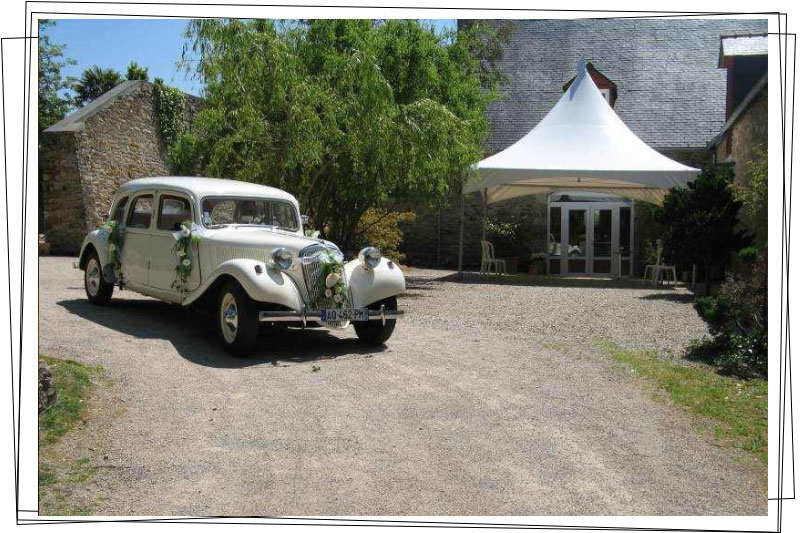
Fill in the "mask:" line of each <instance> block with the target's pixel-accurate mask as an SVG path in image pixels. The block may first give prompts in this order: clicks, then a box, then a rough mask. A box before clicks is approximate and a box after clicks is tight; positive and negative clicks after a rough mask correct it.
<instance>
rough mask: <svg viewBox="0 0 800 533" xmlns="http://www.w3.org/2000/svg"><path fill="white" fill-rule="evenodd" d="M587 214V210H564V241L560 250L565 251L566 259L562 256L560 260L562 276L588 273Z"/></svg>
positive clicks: (572, 208)
mask: <svg viewBox="0 0 800 533" xmlns="http://www.w3.org/2000/svg"><path fill="white" fill-rule="evenodd" d="M588 212H589V210H588V209H581V208H575V207H570V208H568V209H567V210H566V214H567V216H566V221H565V222H566V223H567V228H566V231H564V232H562V234H563V236H564V238H565V240H566V242H564V243H563V245H562V250H565V251H566V257H564V256H562V259H561V272H562V273H564V274H586V273H587V272H588V270H587V267H588V264H587V263H588V261H589V242H588V237H589V231H588V229H587V225H588V223H589V217H588V216H587V215H588ZM564 267H566V269H565V268H564ZM565 270H566V272H565Z"/></svg>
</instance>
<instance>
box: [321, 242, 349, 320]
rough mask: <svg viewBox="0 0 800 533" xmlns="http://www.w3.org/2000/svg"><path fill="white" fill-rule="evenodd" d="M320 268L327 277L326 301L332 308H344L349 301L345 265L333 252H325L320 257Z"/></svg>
mask: <svg viewBox="0 0 800 533" xmlns="http://www.w3.org/2000/svg"><path fill="white" fill-rule="evenodd" d="M320 266H321V268H322V273H323V275H324V276H325V299H326V300H327V302H328V306H330V307H338V308H342V307H344V304H345V302H346V301H347V288H346V287H345V284H344V265H343V263H342V262H341V261H339V260H338V259H337V258H336V257H335V256H334V255H333V254H332V253H331V252H328V251H325V252H323V253H322V255H321V257H320Z"/></svg>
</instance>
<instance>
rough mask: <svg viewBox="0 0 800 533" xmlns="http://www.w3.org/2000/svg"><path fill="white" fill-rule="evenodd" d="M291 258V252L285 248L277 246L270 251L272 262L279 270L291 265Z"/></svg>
mask: <svg viewBox="0 0 800 533" xmlns="http://www.w3.org/2000/svg"><path fill="white" fill-rule="evenodd" d="M293 259H294V258H293V257H292V252H290V251H289V250H287V249H286V248H278V249H276V250H275V251H274V252H272V263H273V264H274V265H275V266H276V267H278V268H280V269H281V270H286V269H287V268H289V267H291V266H292V261H293Z"/></svg>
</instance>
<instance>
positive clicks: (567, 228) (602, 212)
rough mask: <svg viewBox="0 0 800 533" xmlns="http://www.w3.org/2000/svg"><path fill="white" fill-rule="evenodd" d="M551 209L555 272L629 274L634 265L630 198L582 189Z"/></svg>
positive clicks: (550, 267)
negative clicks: (593, 193)
mask: <svg viewBox="0 0 800 533" xmlns="http://www.w3.org/2000/svg"><path fill="white" fill-rule="evenodd" d="M556 197H557V198H558V199H557V200H555V199H552V197H551V199H550V201H549V209H548V221H547V227H548V236H547V267H548V272H549V273H550V274H555V275H559V274H560V275H576V274H578V275H580V274H584V275H595V274H596V275H599V276H628V275H630V273H631V270H632V267H633V207H632V204H631V202H630V200H626V199H623V198H618V199H616V198H613V197H609V196H608V195H599V194H598V195H594V196H593V195H591V193H587V192H581V193H580V194H576V193H570V195H567V194H560V195H556Z"/></svg>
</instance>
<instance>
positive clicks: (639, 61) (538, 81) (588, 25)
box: [459, 19, 767, 154]
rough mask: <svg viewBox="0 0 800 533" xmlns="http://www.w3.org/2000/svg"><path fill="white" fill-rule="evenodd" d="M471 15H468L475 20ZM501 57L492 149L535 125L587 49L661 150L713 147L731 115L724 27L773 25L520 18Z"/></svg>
mask: <svg viewBox="0 0 800 533" xmlns="http://www.w3.org/2000/svg"><path fill="white" fill-rule="evenodd" d="M469 22H470V21H459V24H468V23H469ZM485 22H488V23H489V24H494V25H497V24H503V23H506V22H511V23H513V31H512V32H511V37H510V40H509V42H508V44H507V45H506V46H505V50H504V55H503V58H502V60H500V62H499V65H500V68H501V70H502V71H503V73H504V74H505V75H506V76H507V77H508V83H507V85H506V86H505V87H504V90H503V92H504V94H505V97H506V98H505V100H504V101H500V102H496V103H494V104H492V106H491V107H490V109H489V120H490V123H491V126H492V132H491V135H490V138H489V146H488V148H489V153H490V154H492V153H495V152H498V151H500V150H502V149H504V148H506V147H507V146H509V145H510V144H512V143H514V142H515V141H517V140H518V139H520V138H521V137H522V136H523V135H525V134H526V133H527V132H528V131H529V130H530V129H531V128H533V127H534V126H535V125H536V124H537V123H538V122H539V121H540V120H541V119H542V117H544V115H545V114H546V113H547V112H548V111H549V110H550V108H551V107H552V106H553V105H554V104H555V103H556V101H558V99H559V97H560V96H561V94H562V86H563V85H564V83H565V82H567V81H568V80H569V79H570V78H571V77H572V76H573V75H574V65H575V62H576V61H577V60H578V59H579V58H580V57H584V58H585V59H586V60H587V61H591V62H592V63H593V64H594V66H595V67H596V68H597V70H599V71H600V72H601V73H603V75H605V76H606V77H608V78H609V79H610V80H611V81H613V82H614V83H615V84H616V85H617V90H618V95H617V101H616V105H615V107H614V109H615V111H616V112H617V113H618V114H619V115H620V117H621V118H622V120H623V121H624V122H625V124H626V125H627V126H628V127H629V128H630V129H631V130H632V131H633V132H634V133H636V134H637V135H638V136H639V137H640V138H642V140H644V141H645V142H646V143H648V144H650V145H651V146H652V147H654V148H656V149H660V150H667V149H680V148H683V149H686V148H690V149H692V148H698V149H699V148H704V147H705V146H706V145H707V143H708V142H709V140H711V139H712V138H713V137H714V136H715V135H716V134H717V133H719V131H720V130H721V129H722V127H723V125H724V124H725V93H726V71H725V70H724V69H720V68H718V67H717V65H718V60H719V53H720V39H721V37H722V36H731V35H740V34H755V33H765V32H766V31H767V22H766V21H765V20H742V19H738V20H733V19H703V20H700V19H687V20H674V19H670V20H664V19H652V20H646V19H609V20H515V21H499V20H493V21H485Z"/></svg>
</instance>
